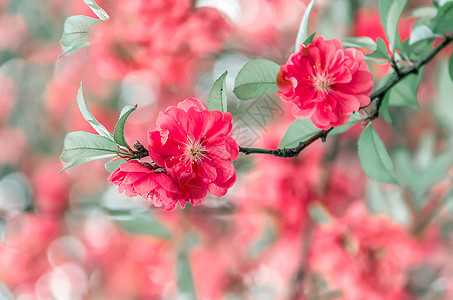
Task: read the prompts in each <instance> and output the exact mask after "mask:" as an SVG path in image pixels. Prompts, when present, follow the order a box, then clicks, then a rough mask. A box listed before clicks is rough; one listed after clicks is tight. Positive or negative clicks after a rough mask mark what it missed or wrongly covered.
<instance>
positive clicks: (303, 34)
mask: <svg viewBox="0 0 453 300" xmlns="http://www.w3.org/2000/svg"><path fill="white" fill-rule="evenodd" d="M315 3H316V0H311V1H310V3H309V4H308V5H307V8H306V9H305V12H304V16H303V17H302V21H301V22H300V26H299V32H298V33H297V38H296V44H295V47H294V52H297V51H299V46H300V44H302V43H303V42H304V41H305V40H307V38H308V19H309V17H310V12H311V10H312V9H313V6H315Z"/></svg>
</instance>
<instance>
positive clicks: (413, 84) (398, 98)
mask: <svg viewBox="0 0 453 300" xmlns="http://www.w3.org/2000/svg"><path fill="white" fill-rule="evenodd" d="M423 71H424V68H421V69H420V70H419V72H418V74H410V75H408V76H406V77H405V78H404V79H402V80H401V81H400V82H399V83H398V84H397V85H396V86H394V87H393V88H392V89H391V90H390V91H389V106H395V107H409V108H412V109H415V110H418V109H420V105H419V104H418V101H417V92H418V88H419V86H420V82H421V80H422V79H423Z"/></svg>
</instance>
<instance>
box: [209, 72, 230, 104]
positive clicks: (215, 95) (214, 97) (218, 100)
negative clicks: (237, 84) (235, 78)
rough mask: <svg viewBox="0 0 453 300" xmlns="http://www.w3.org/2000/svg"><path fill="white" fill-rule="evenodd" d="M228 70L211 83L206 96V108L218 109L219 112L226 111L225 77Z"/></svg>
mask: <svg viewBox="0 0 453 300" xmlns="http://www.w3.org/2000/svg"><path fill="white" fill-rule="evenodd" d="M227 75H228V72H227V71H225V72H224V73H223V74H222V75H220V77H219V78H217V80H216V81H215V82H214V84H213V85H212V88H211V91H210V92H209V97H208V110H212V109H214V110H220V111H221V112H226V111H227V94H226V82H225V79H226V77H227Z"/></svg>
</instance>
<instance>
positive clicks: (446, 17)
mask: <svg viewBox="0 0 453 300" xmlns="http://www.w3.org/2000/svg"><path fill="white" fill-rule="evenodd" d="M432 28H433V31H434V32H435V33H449V32H452V31H453V2H447V3H445V4H444V5H442V6H441V7H440V8H439V11H438V13H437V16H436V18H434V20H433V27H432Z"/></svg>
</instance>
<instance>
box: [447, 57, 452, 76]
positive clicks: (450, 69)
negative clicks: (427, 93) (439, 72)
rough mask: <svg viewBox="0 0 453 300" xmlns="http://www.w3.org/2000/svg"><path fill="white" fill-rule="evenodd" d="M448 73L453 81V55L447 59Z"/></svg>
mask: <svg viewBox="0 0 453 300" xmlns="http://www.w3.org/2000/svg"><path fill="white" fill-rule="evenodd" d="M448 74H449V75H450V79H451V80H452V81H453V55H451V56H450V59H449V60H448Z"/></svg>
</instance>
